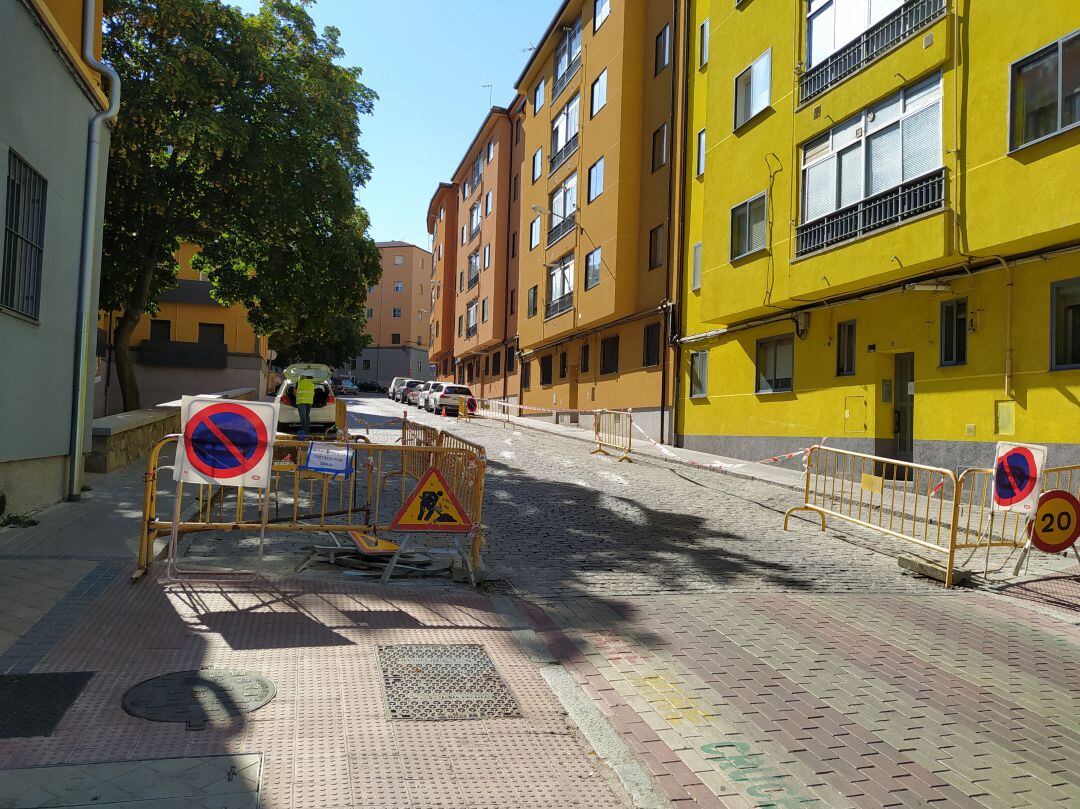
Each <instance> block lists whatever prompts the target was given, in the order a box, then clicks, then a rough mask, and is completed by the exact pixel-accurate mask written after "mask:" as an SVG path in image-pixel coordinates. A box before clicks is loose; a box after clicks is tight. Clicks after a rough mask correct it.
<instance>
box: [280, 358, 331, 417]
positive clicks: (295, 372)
mask: <svg viewBox="0 0 1080 809" xmlns="http://www.w3.org/2000/svg"><path fill="white" fill-rule="evenodd" d="M332 373H333V372H332V371H331V370H330V368H329V367H328V366H326V365H318V364H314V363H306V362H300V363H296V364H295V365H290V366H289V367H288V368H286V369H285V371H284V377H285V379H284V381H283V382H282V383H281V387H280V388H278V392H277V395H276V396H275V397H274V401H276V402H277V403H278V404H279V405H280V406H281V409H280V412H279V413H278V432H282V433H294V432H299V431H300V411H299V410H297V409H296V383H297V382H298V381H299V379H300V377H302V376H310V377H311V379H312V382H314V383H315V401H314V402H313V403H312V405H311V418H310V426H311V432H313V433H317V432H331V431H332V430H334V429H335V428H336V427H337V399H335V398H334V391H333V389H332V387H331V381H330V380H331V376H332Z"/></svg>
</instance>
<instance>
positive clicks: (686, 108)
mask: <svg viewBox="0 0 1080 809" xmlns="http://www.w3.org/2000/svg"><path fill="white" fill-rule="evenodd" d="M690 7H691V3H690V0H685V2H684V3H683V32H684V33H683V69H682V71H681V73H682V90H681V100H682V107H681V111H680V112H681V114H680V116H679V143H680V144H682V146H681V148H682V152H683V159H682V166H681V167H680V172H681V174H680V179H679V196H678V205H679V208H678V211H677V214H678V216H677V217H676V218H677V221H678V230H679V235H678V246H677V248H676V249H677V250H678V251H679V267H678V272H677V273H676V274H675V300H674V302H673V306H674V307H675V311H674V313H673V314H671V315H669V317H668V318H667V319H666V320H667V321H668V322H669V321H670V319H671V317H678V318H679V321H678V322H677V323H676V324H675V332H676V335H677V336H678V337H679V338H681V337H682V336H683V334H682V332H683V325H684V322H683V318H684V317H685V310H684V308H683V305H682V304H683V295H684V294H685V288H684V278H685V276H686V265H685V263H684V256H685V255H686V254H685V253H684V252H683V248H684V247H685V244H686V200H687V193H688V192H687V190H686V188H687V183H686V151H687V149H686V135H687V126H688V124H689V120H690V71H691V70H693V69H694V68H693V67H692V65H691V61H690V56H691V47H690V41H691V40H690V30H691V28H690V22H691V8H690ZM669 289H670V282H669ZM668 339H671V336H670V335H669V338H668ZM672 352H673V354H674V357H673V359H672V370H671V428H670V429H671V445H672V446H679V445H680V444H679V415H680V413H681V412H682V398H681V396H682V390H681V389H682V384H681V382H682V374H681V373H680V369H681V368H682V343H681V342H679V341H678V340H676V341H675V345H674V347H673V349H672Z"/></svg>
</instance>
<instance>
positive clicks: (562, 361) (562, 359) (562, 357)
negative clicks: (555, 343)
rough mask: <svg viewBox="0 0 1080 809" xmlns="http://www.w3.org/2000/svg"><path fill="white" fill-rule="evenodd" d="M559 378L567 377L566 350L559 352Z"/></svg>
mask: <svg viewBox="0 0 1080 809" xmlns="http://www.w3.org/2000/svg"><path fill="white" fill-rule="evenodd" d="M559 379H566V352H565V351H560V352H559Z"/></svg>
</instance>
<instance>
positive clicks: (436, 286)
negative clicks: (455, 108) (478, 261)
mask: <svg viewBox="0 0 1080 809" xmlns="http://www.w3.org/2000/svg"><path fill="white" fill-rule="evenodd" d="M459 196H460V194H459V192H458V189H457V187H456V186H454V185H453V184H452V183H442V184H440V186H439V188H438V190H437V191H436V192H435V196H434V197H432V199H431V204H430V205H429V206H428V234H429V235H431V236H432V239H433V242H434V243H433V245H432V250H433V251H434V252H433V253H432V262H433V265H434V271H433V273H432V276H431V281H432V284H431V286H432V290H431V294H430V296H429V300H430V301H431V304H432V305H431V317H430V320H429V329H428V333H429V335H430V341H431V351H430V358H431V362H432V363H433V364H434V365H435V366H436V368H437V372H436V378H438V379H443V378H450V377H452V376H453V373H454V363H453V355H454V329H455V328H456V327H457V325H456V323H455V315H454V302H455V298H456V291H455V290H456V289H457V287H456V286H455V284H456V283H457V282H456V281H455V280H454V279H455V277H456V276H457V250H458V241H459V240H460V238H459V236H458V235H457V230H456V228H457V210H458V197H459ZM444 363H445V366H446V369H447V370H446V373H444V372H443V366H444Z"/></svg>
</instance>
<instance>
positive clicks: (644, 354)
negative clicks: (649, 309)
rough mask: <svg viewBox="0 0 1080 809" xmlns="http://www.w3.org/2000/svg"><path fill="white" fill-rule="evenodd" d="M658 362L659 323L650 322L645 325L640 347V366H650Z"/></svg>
mask: <svg viewBox="0 0 1080 809" xmlns="http://www.w3.org/2000/svg"><path fill="white" fill-rule="evenodd" d="M659 364H660V324H659V323H650V324H649V325H648V326H646V327H645V334H644V339H643V341H642V348H641V367H642V368H652V367H653V366H654V365H659Z"/></svg>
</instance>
